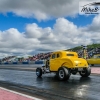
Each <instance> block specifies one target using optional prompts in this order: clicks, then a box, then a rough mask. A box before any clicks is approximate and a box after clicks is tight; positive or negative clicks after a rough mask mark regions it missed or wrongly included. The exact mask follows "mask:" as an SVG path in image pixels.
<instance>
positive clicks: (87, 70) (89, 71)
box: [79, 67, 91, 77]
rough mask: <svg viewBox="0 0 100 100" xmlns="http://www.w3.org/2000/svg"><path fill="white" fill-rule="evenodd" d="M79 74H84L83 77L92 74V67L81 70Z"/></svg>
mask: <svg viewBox="0 0 100 100" xmlns="http://www.w3.org/2000/svg"><path fill="white" fill-rule="evenodd" d="M79 74H80V75H81V76H82V77H88V76H89V75H90V74H91V68H90V67H88V68H84V69H83V71H80V72H79Z"/></svg>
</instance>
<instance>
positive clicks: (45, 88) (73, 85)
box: [0, 69, 100, 100]
mask: <svg viewBox="0 0 100 100" xmlns="http://www.w3.org/2000/svg"><path fill="white" fill-rule="evenodd" d="M0 86H3V87H6V88H9V89H14V90H17V91H19V92H20V91H21V92H22V91H23V92H24V93H26V94H28V95H31V96H34V95H35V96H36V97H39V98H42V99H43V100H100V75H99V74H91V75H90V76H89V77H87V78H82V77H81V76H80V75H79V74H77V75H71V77H70V79H69V80H68V81H59V80H58V79H57V78H56V77H55V74H54V73H51V74H50V73H49V74H45V75H43V76H42V77H41V78H37V76H36V73H35V72H34V71H33V70H32V71H22V70H21V71H20V70H8V69H0Z"/></svg>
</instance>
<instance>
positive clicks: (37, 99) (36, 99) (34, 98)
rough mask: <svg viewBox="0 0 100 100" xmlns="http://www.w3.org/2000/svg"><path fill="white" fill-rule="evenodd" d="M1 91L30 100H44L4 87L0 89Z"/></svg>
mask: <svg viewBox="0 0 100 100" xmlns="http://www.w3.org/2000/svg"><path fill="white" fill-rule="evenodd" d="M0 89H2V90H5V91H7V92H12V93H14V94H17V95H20V96H24V97H26V98H30V99H33V100H42V99H39V98H36V97H32V96H29V95H26V94H22V93H19V92H16V91H13V90H9V89H6V88H3V87H0Z"/></svg>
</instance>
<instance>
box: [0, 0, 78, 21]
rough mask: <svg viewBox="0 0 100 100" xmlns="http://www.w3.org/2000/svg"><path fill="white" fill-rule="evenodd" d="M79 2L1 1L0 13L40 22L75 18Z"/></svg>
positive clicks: (48, 0)
mask: <svg viewBox="0 0 100 100" xmlns="http://www.w3.org/2000/svg"><path fill="white" fill-rule="evenodd" d="M78 5H79V0H77V2H76V1H75V0H70V1H69V0H54V1H53V0H24V1H23V0H0V12H1V13H7V12H13V13H14V14H16V15H18V16H23V17H33V18H36V19H38V20H39V21H40V20H47V19H50V18H52V17H53V18H59V17H66V16H75V15H76V14H77V13H78V9H79V7H78Z"/></svg>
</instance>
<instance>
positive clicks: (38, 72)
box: [36, 68, 42, 77]
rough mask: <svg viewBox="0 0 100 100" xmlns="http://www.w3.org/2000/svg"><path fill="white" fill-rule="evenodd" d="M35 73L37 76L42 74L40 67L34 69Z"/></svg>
mask: <svg viewBox="0 0 100 100" xmlns="http://www.w3.org/2000/svg"><path fill="white" fill-rule="evenodd" d="M36 75H37V77H41V76H42V69H41V68H37V69H36Z"/></svg>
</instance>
